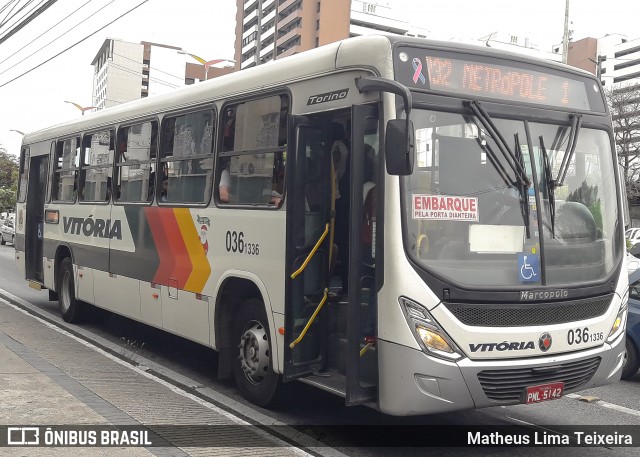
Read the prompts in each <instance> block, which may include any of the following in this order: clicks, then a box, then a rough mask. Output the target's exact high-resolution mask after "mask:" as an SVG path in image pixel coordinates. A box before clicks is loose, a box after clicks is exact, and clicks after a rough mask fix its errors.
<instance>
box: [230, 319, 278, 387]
mask: <svg viewBox="0 0 640 457" xmlns="http://www.w3.org/2000/svg"><path fill="white" fill-rule="evenodd" d="M238 349H239V350H240V357H239V359H240V365H241V366H242V371H243V372H244V375H245V376H246V377H247V379H248V380H249V382H250V383H252V384H259V383H260V382H262V381H263V380H264V378H265V376H266V375H267V371H268V370H269V358H270V352H269V338H268V337H267V331H266V329H265V327H264V326H263V325H262V324H261V323H260V322H257V321H251V322H249V323H248V324H247V325H246V326H245V330H244V332H243V333H242V337H241V338H240V345H239V346H238Z"/></svg>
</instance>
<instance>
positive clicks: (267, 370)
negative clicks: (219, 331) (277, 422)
mask: <svg viewBox="0 0 640 457" xmlns="http://www.w3.org/2000/svg"><path fill="white" fill-rule="evenodd" d="M233 337H234V342H235V343H234V344H237V348H238V357H237V358H235V360H234V361H233V375H234V378H235V380H236V385H237V387H238V390H239V391H240V393H241V394H242V396H243V397H244V398H246V399H247V400H249V401H250V402H251V403H254V404H256V405H258V406H266V405H267V404H269V403H270V402H271V401H272V400H273V399H274V396H275V393H276V389H277V388H278V384H279V378H278V375H277V374H276V373H275V372H274V371H273V366H272V363H273V358H272V357H271V341H270V338H269V324H268V323H267V316H266V314H265V310H264V305H263V304H262V302H261V301H260V300H257V299H249V300H247V301H245V302H244V303H243V304H242V307H241V308H240V310H239V311H238V314H237V315H236V318H235V320H234V323H233Z"/></svg>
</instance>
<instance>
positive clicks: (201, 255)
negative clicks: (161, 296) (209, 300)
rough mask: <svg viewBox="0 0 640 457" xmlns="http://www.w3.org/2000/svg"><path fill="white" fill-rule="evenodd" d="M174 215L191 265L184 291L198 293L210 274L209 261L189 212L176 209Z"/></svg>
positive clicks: (184, 209)
mask: <svg viewBox="0 0 640 457" xmlns="http://www.w3.org/2000/svg"><path fill="white" fill-rule="evenodd" d="M174 213H175V215H176V221H177V223H178V226H179V227H180V233H181V234H182V239H183V241H184V245H185V247H186V250H187V252H188V253H189V258H190V259H191V265H192V270H191V274H190V275H189V277H188V279H187V280H186V283H185V285H184V289H185V290H188V291H190V292H196V293H200V292H202V289H204V285H205V284H206V283H207V280H208V279H209V275H210V274H211V267H210V265H209V260H208V259H207V255H206V253H205V250H204V246H202V243H201V241H200V236H199V234H198V227H196V226H195V224H194V221H193V216H191V212H190V211H189V210H188V209H186V208H176V209H174Z"/></svg>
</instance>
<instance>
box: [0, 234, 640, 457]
mask: <svg viewBox="0 0 640 457" xmlns="http://www.w3.org/2000/svg"><path fill="white" fill-rule="evenodd" d="M0 289H4V290H6V291H8V292H10V293H12V294H14V295H16V296H18V297H20V298H22V299H23V300H26V301H28V302H30V303H32V304H33V305H35V306H36V307H37V308H38V310H39V312H40V313H42V314H43V315H44V316H46V317H47V318H48V319H50V320H52V321H55V322H57V323H59V324H60V325H65V326H66V325H68V324H66V323H64V322H63V321H62V320H61V319H60V318H59V313H58V308H57V303H56V302H50V301H48V294H47V292H46V291H36V290H33V289H30V288H29V287H28V286H27V285H26V282H25V281H24V279H23V278H21V277H20V276H19V274H18V272H17V269H16V267H15V261H14V251H13V246H10V245H7V246H0ZM81 327H82V328H84V329H85V330H87V331H88V332H90V334H91V335H96V336H97V337H101V338H104V339H106V340H109V341H111V342H113V343H114V344H116V345H118V347H120V348H121V349H120V352H121V354H122V355H129V356H131V357H133V358H136V357H141V358H145V359H149V360H152V361H153V362H155V363H158V364H160V365H161V366H164V367H167V368H169V369H171V370H173V371H176V372H179V373H181V374H182V375H184V376H187V377H188V378H190V379H191V380H193V381H194V382H195V383H197V384H198V385H199V386H206V387H210V388H211V389H213V390H214V391H216V392H218V393H220V394H222V395H223V396H225V397H227V398H230V399H232V400H235V401H237V402H238V403H240V404H243V405H245V406H246V407H247V408H248V409H251V410H255V411H257V412H259V413H261V414H264V415H267V416H269V417H271V418H273V419H274V420H277V421H280V422H283V423H285V424H289V425H291V426H294V427H298V428H299V429H300V430H302V431H304V432H305V433H308V434H309V435H311V436H314V437H315V438H317V439H320V440H321V441H323V442H325V443H327V445H330V446H331V445H333V446H335V447H336V448H339V450H340V451H341V452H343V453H345V454H348V455H352V456H396V455H397V456H403V457H407V456H413V455H416V456H417V455H424V454H425V449H420V448H415V447H404V448H398V447H394V448H388V447H368V446H355V447H344V445H345V443H349V442H350V437H352V436H355V435H358V434H363V433H364V434H367V433H368V434H369V436H374V435H375V434H380V433H394V432H400V431H404V432H407V431H409V432H410V431H413V430H415V431H416V432H417V433H423V434H428V433H429V430H430V429H429V425H438V426H441V425H445V426H449V425H450V426H455V425H483V426H493V425H512V426H513V425H515V426H526V427H530V428H532V429H534V430H536V431H538V432H539V433H540V434H542V435H543V434H544V433H545V431H547V430H551V431H553V430H557V429H558V427H560V426H563V425H611V426H616V427H623V426H628V425H631V426H635V430H637V431H640V374H637V375H636V376H635V377H634V378H633V379H631V380H629V381H622V382H619V383H616V384H613V385H609V386H605V387H600V388H597V389H591V390H588V391H583V392H580V395H575V394H574V395H569V396H565V397H564V398H562V399H560V400H555V401H551V402H546V403H539V404H535V405H519V406H510V407H496V408H487V409H482V410H473V411H465V412H459V413H449V414H437V415H431V416H419V417H391V416H387V415H384V414H380V413H378V412H376V411H374V410H371V409H369V408H367V407H362V406H359V407H346V406H344V402H343V399H341V398H339V397H337V396H334V395H332V394H329V393H326V392H323V391H320V390H318V389H314V388H312V387H310V386H308V385H306V384H303V383H297V382H294V383H289V384H287V385H285V386H284V387H285V395H281V399H280V401H279V403H278V404H277V405H275V406H274V407H272V408H271V409H269V410H266V409H262V408H257V407H255V406H253V405H250V404H248V403H247V402H245V401H244V400H243V399H242V398H241V397H240V396H239V395H238V394H237V393H236V391H235V388H234V386H233V383H228V382H220V381H218V380H217V379H216V366H217V355H216V353H215V352H214V351H212V350H211V349H207V348H205V347H203V346H200V345H197V344H194V343H191V342H189V341H186V340H184V339H182V338H179V337H175V336H172V335H169V334H166V333H164V332H162V331H159V330H156V329H153V328H151V327H148V326H144V325H141V324H138V323H136V322H134V321H131V320H129V319H126V318H123V317H120V316H117V315H115V314H111V313H107V312H99V313H98V317H97V318H95V319H92V321H91V322H88V323H86V324H82V325H81ZM72 328H73V326H72ZM581 396H591V397H597V398H598V399H599V401H592V402H586V401H583V400H584V399H581ZM327 425H328V426H329V427H322V426H327ZM414 426H417V427H416V428H413V427H414ZM616 427H614V428H613V430H616ZM620 430H622V428H620ZM438 431H439V432H441V431H442V429H438ZM639 441H640V440H639ZM636 446H640V443H636ZM431 451H437V452H436V455H452V456H453V455H455V456H468V455H473V456H502V455H505V456H506V455H509V456H514V455H515V456H528V455H540V456H547V455H548V456H556V455H576V456H582V455H614V456H618V455H625V456H626V455H629V456H630V455H640V447H634V448H623V447H605V446H600V447H581V448H580V447H560V448H558V447H535V448H532V447H523V446H520V447H509V448H499V447H467V448H455V449H454V448H439V449H437V450H436V449H431Z"/></svg>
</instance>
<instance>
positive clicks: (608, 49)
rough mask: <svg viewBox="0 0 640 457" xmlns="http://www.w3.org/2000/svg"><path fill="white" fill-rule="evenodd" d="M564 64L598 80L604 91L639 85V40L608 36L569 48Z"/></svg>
mask: <svg viewBox="0 0 640 457" xmlns="http://www.w3.org/2000/svg"><path fill="white" fill-rule="evenodd" d="M567 63H568V64H569V65H573V66H575V67H578V68H582V69H583V70H587V71H589V72H591V73H593V74H594V75H597V76H599V77H600V80H601V82H602V84H603V85H604V87H605V88H608V87H614V88H617V87H623V86H628V85H632V84H638V83H640V39H633V40H630V39H629V38H627V37H626V36H625V35H621V34H617V33H616V34H610V35H605V36H604V37H602V38H597V39H596V38H584V39H582V40H578V41H576V42H572V43H570V44H569V54H568V59H567Z"/></svg>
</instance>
